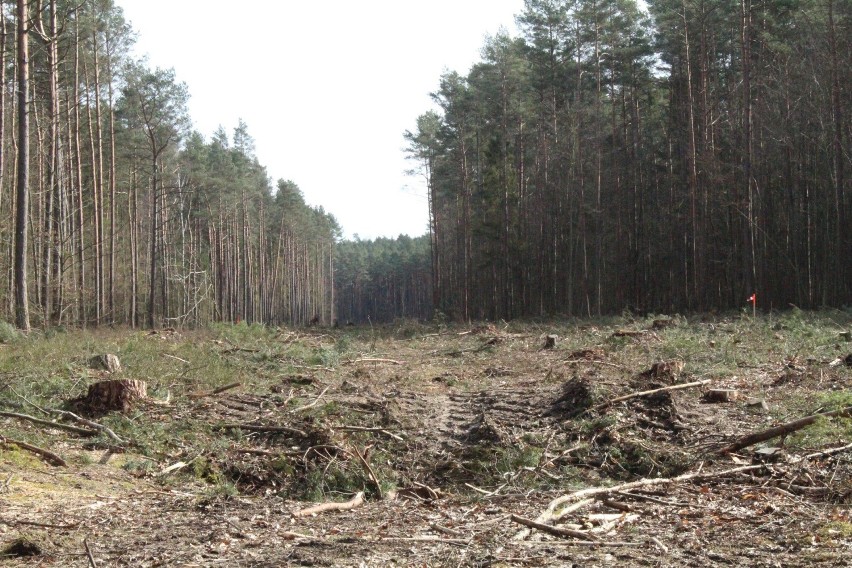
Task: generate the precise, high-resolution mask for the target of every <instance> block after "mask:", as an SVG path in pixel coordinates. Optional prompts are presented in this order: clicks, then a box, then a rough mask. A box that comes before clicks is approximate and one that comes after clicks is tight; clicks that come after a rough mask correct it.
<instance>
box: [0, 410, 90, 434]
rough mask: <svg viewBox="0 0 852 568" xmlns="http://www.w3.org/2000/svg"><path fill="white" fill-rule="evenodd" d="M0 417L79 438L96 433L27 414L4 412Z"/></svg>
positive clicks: (0, 413) (1, 412)
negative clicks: (14, 419) (71, 433)
mask: <svg viewBox="0 0 852 568" xmlns="http://www.w3.org/2000/svg"><path fill="white" fill-rule="evenodd" d="M0 416H6V417H8V418H17V419H19V420H27V421H29V422H32V423H33V424H38V425H39V426H47V427H48V428H56V429H57V430H65V431H66V432H73V433H74V434H79V435H81V436H96V435H97V432H93V431H92V430H87V429H86V428H80V427H78V426H71V425H69V424H60V423H58V422H51V421H50V420H42V419H41V418H36V417H35V416H30V415H29V414H18V413H17V412H4V411H0Z"/></svg>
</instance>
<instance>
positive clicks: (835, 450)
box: [802, 444, 852, 460]
mask: <svg viewBox="0 0 852 568" xmlns="http://www.w3.org/2000/svg"><path fill="white" fill-rule="evenodd" d="M848 450H852V444H846V445H845V446H840V447H839V448H830V449H828V450H822V451H820V452H814V453H812V454H808V455H806V456H804V457H802V459H803V460H814V459H816V458H822V457H825V456H833V455H834V454H841V453H843V452H846V451H848Z"/></svg>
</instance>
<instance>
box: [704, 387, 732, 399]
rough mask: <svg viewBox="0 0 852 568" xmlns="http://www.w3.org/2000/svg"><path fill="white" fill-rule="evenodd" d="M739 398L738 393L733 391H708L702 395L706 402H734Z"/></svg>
mask: <svg viewBox="0 0 852 568" xmlns="http://www.w3.org/2000/svg"><path fill="white" fill-rule="evenodd" d="M739 398H740V391H738V390H734V389H710V390H708V391H707V392H706V393H704V400H706V401H707V402H734V401H735V400H739Z"/></svg>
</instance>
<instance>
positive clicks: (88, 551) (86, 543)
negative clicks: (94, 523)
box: [83, 537, 98, 568]
mask: <svg viewBox="0 0 852 568" xmlns="http://www.w3.org/2000/svg"><path fill="white" fill-rule="evenodd" d="M83 546H84V547H85V548H86V556H88V557H89V564H90V565H91V566H92V568H98V563H97V562H95V557H94V556H92V550H91V549H90V548H89V537H85V538H84V539H83Z"/></svg>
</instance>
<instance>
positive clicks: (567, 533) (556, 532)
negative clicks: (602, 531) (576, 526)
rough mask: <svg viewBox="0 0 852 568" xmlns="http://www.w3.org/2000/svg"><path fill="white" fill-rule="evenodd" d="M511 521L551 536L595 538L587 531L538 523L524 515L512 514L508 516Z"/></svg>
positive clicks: (582, 538)
mask: <svg viewBox="0 0 852 568" xmlns="http://www.w3.org/2000/svg"><path fill="white" fill-rule="evenodd" d="M510 519H511V520H512V522H514V523H518V524H521V525H524V526H527V527H530V528H533V529H537V530H540V531H542V532H546V533H548V534H552V535H553V536H558V537H562V538H566V537H568V538H579V539H581V540H597V539H596V538H595V537H594V536H592V535H591V534H589V533H584V532H581V531H575V530H571V529H565V528H561V527H554V526H552V525H546V524H544V523H538V522H536V521H533V520H531V519H526V518H524V517H521V516H518V515H512V516H511V517H510Z"/></svg>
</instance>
